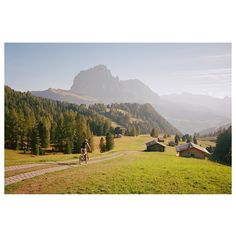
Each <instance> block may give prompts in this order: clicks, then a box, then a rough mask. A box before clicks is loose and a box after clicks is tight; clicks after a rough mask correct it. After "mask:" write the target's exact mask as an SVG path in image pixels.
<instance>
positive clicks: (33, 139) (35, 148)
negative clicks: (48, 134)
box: [31, 127, 40, 155]
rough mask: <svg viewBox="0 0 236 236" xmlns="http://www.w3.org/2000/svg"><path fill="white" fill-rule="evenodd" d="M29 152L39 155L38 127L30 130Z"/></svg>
mask: <svg viewBox="0 0 236 236" xmlns="http://www.w3.org/2000/svg"><path fill="white" fill-rule="evenodd" d="M31 152H32V153H33V154H34V155H39V154H40V137H39V131H38V127H35V128H34V129H33V131H32V137H31Z"/></svg>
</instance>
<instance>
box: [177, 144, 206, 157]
mask: <svg viewBox="0 0 236 236" xmlns="http://www.w3.org/2000/svg"><path fill="white" fill-rule="evenodd" d="M189 148H196V149H198V150H200V151H202V152H204V153H207V154H210V153H209V152H208V151H207V150H206V148H203V147H201V146H199V145H197V144H194V143H191V142H190V143H185V144H182V145H180V146H178V147H176V151H177V152H181V151H184V150H187V149H189Z"/></svg>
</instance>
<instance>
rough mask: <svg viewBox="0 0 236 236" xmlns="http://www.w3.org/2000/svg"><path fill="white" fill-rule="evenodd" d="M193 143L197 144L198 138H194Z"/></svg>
mask: <svg viewBox="0 0 236 236" xmlns="http://www.w3.org/2000/svg"><path fill="white" fill-rule="evenodd" d="M193 143H195V144H197V138H196V136H193Z"/></svg>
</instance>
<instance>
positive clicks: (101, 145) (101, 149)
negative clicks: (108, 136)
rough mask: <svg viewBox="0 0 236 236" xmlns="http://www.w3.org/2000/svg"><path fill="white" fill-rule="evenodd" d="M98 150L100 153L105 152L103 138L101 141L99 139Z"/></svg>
mask: <svg viewBox="0 0 236 236" xmlns="http://www.w3.org/2000/svg"><path fill="white" fill-rule="evenodd" d="M99 149H100V152H101V153H102V152H105V151H106V144H105V140H104V138H103V137H101V139H100V143H99Z"/></svg>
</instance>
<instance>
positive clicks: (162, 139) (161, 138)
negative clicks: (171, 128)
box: [157, 136, 165, 143]
mask: <svg viewBox="0 0 236 236" xmlns="http://www.w3.org/2000/svg"><path fill="white" fill-rule="evenodd" d="M157 141H158V142H161V143H164V141H165V140H164V138H163V137H162V136H159V137H158V138H157Z"/></svg>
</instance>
